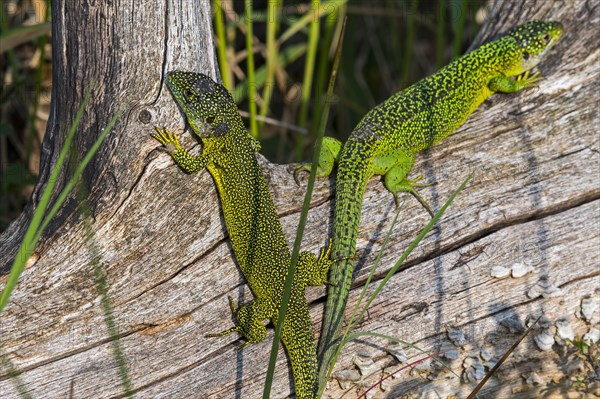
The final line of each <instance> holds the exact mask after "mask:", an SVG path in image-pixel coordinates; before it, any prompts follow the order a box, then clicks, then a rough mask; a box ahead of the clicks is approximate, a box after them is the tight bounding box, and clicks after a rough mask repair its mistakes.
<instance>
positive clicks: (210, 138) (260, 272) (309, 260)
mask: <svg viewBox="0 0 600 399" xmlns="http://www.w3.org/2000/svg"><path fill="white" fill-rule="evenodd" d="M167 86H168V87H169V89H170V90H171V92H172V93H173V96H174V97H175V100H176V101H177V104H179V106H180V107H181V109H182V110H183V112H184V113H185V116H186V118H187V121H188V123H189V125H190V126H191V128H192V130H193V132H194V133H195V134H196V135H198V136H199V137H200V139H201V141H202V144H203V151H202V155H200V156H197V157H194V156H192V155H190V154H189V153H188V152H187V151H186V150H185V149H184V148H183V147H182V146H181V145H180V144H179V141H178V139H177V136H175V135H173V134H171V133H169V132H168V131H167V130H164V131H162V130H160V129H157V131H158V133H157V134H155V135H153V137H154V138H156V139H157V140H158V141H159V142H160V143H162V144H163V145H164V146H165V147H166V148H167V150H168V152H169V153H170V154H171V156H172V157H173V159H174V160H175V162H176V163H177V164H178V165H179V166H180V167H181V168H182V169H183V170H184V171H185V172H187V173H196V172H199V171H200V170H202V169H204V168H207V169H208V171H209V172H210V174H211V175H212V177H213V179H214V181H215V183H216V185H217V188H218V191H219V196H220V198H221V205H222V207H223V214H224V215H225V223H226V224H227V230H228V231H229V237H230V239H231V244H232V246H233V250H234V252H235V256H236V258H237V261H238V263H239V265H240V269H241V270H242V273H243V275H244V277H245V278H246V281H247V282H248V285H249V286H250V288H251V289H252V292H253V293H254V296H255V298H254V300H252V301H250V302H249V303H247V304H244V305H242V306H240V307H239V309H237V310H236V309H235V306H234V304H233V302H231V303H230V305H231V308H232V312H233V313H234V315H235V317H236V319H237V325H236V326H235V327H233V328H230V329H229V330H226V331H223V332H221V333H218V334H211V336H220V335H225V334H228V333H231V332H238V333H240V334H242V335H243V336H244V337H245V339H246V343H245V344H244V346H245V345H247V344H248V343H258V342H260V341H262V340H263V339H265V337H266V328H265V326H264V324H263V321H264V320H271V321H272V322H273V323H276V321H277V317H278V314H279V306H280V302H281V296H282V293H283V289H284V281H285V278H286V275H287V271H288V267H289V264H290V258H291V255H290V250H289V247H288V243H287V240H286V238H285V236H284V234H283V229H282V227H281V223H280V222H279V219H278V217H277V212H276V209H275V205H274V204H273V200H272V198H271V194H270V192H269V187H268V185H267V182H266V180H265V178H264V176H263V174H262V171H261V169H260V167H259V165H258V162H257V160H256V157H255V155H254V153H255V152H257V151H259V150H260V145H259V143H258V141H256V140H255V139H254V138H252V136H250V135H249V133H248V132H247V130H246V128H245V127H244V124H243V122H242V119H241V117H240V115H239V112H238V109H237V106H236V105H235V102H234V101H233V98H232V97H231V95H230V94H229V92H228V91H227V89H225V87H223V86H221V85H220V84H217V83H215V82H214V81H213V80H212V79H211V78H209V77H208V76H206V75H203V74H199V73H192V72H180V71H175V72H170V73H168V75H167ZM329 258H330V257H329V247H328V248H327V249H323V250H321V253H320V255H319V258H318V259H317V258H316V256H315V255H314V254H312V253H310V252H302V253H301V254H300V258H299V260H298V266H297V270H296V275H295V276H294V285H293V289H292V295H291V298H290V301H289V308H288V312H287V314H286V318H285V321H284V325H283V330H282V335H281V340H282V341H283V344H284V346H285V347H286V350H287V353H288V356H289V358H290V362H291V364H292V371H293V375H294V384H295V388H296V397H297V398H313V397H314V396H315V394H316V389H317V351H316V343H315V339H314V333H313V329H312V322H311V318H310V314H309V312H308V305H307V304H306V300H305V296H304V288H305V287H306V286H307V285H321V284H323V283H325V282H326V277H327V272H328V270H329V266H330V264H331V263H332V262H331V261H330V260H329Z"/></svg>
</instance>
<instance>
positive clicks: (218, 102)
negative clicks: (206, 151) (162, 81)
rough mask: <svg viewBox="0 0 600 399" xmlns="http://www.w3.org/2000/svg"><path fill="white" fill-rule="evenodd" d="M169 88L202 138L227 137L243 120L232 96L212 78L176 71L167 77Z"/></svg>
mask: <svg viewBox="0 0 600 399" xmlns="http://www.w3.org/2000/svg"><path fill="white" fill-rule="evenodd" d="M167 86H168V87H169V89H170V90H171V93H173V96H174V97H175V99H176V100H177V103H178V104H179V106H180V107H181V109H182V110H183V112H184V113H185V116H186V117H187V120H188V123H189V124H190V126H191V127H192V129H193V130H194V132H195V133H196V134H198V135H199V136H200V137H202V138H210V137H220V136H224V135H225V134H226V133H228V132H229V130H230V129H231V126H232V125H233V124H234V122H237V121H236V118H238V119H239V118H240V115H239V113H238V109H237V106H236V105H235V102H234V101H233V97H231V94H229V92H228V91H227V89H226V88H225V87H224V86H222V85H220V84H218V83H216V82H215V81H214V80H212V79H211V78H210V77H209V76H206V75H204V74H201V73H195V72H182V71H172V72H169V73H168V74H167ZM240 123H241V121H240Z"/></svg>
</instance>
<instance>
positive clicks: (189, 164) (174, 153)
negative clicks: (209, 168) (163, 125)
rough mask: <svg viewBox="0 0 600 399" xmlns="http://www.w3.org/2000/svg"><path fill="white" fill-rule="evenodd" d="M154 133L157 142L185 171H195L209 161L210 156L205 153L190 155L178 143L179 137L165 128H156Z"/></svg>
mask: <svg viewBox="0 0 600 399" xmlns="http://www.w3.org/2000/svg"><path fill="white" fill-rule="evenodd" d="M156 132H157V133H156V134H153V135H152V137H154V138H155V139H156V140H158V142H160V143H161V144H162V145H164V146H165V148H166V149H167V152H168V153H169V154H171V157H173V160H175V162H176V163H177V165H179V166H180V167H181V169H183V170H184V171H185V172H186V173H197V172H199V171H201V170H202V169H204V168H205V167H206V165H208V163H210V157H209V156H208V155H206V154H202V155H200V156H197V157H195V156H192V155H190V153H189V152H187V151H186V149H185V148H183V147H182V146H181V144H179V139H178V138H177V136H176V135H174V134H172V133H170V132H169V131H168V130H167V129H164V130H161V129H159V128H156Z"/></svg>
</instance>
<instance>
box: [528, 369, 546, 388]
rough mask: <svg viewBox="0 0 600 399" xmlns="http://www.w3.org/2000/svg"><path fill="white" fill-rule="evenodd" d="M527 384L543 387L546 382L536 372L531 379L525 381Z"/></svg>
mask: <svg viewBox="0 0 600 399" xmlns="http://www.w3.org/2000/svg"><path fill="white" fill-rule="evenodd" d="M525 382H526V383H527V384H529V385H543V384H544V380H542V377H540V376H539V375H538V374H537V373H536V372H535V371H534V372H532V373H531V374H530V375H529V377H527V379H526V380H525Z"/></svg>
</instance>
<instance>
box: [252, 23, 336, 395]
mask: <svg viewBox="0 0 600 399" xmlns="http://www.w3.org/2000/svg"><path fill="white" fill-rule="evenodd" d="M344 24H345V23H344ZM343 35H344V29H342V30H341V32H340V36H341V37H340V38H339V40H338V47H337V50H336V55H335V59H334V61H333V66H332V68H331V78H330V79H329V87H328V88H327V104H330V103H331V100H332V98H333V89H334V87H335V81H336V78H337V71H338V68H339V64H340V58H341V54H342V44H343V37H344V36H343ZM328 118H329V107H328V106H326V107H324V108H323V113H322V114H321V120H320V128H319V135H318V137H317V141H316V142H315V148H314V152H313V160H315V162H313V163H312V165H311V168H310V176H309V178H308V184H307V187H306V195H305V196H304V204H303V205H302V212H301V213H300V221H299V222H298V229H297V230H296V239H295V240H294V248H293V250H292V256H291V260H290V266H289V268H288V273H287V276H286V278H285V287H284V291H283V295H282V297H281V305H280V307H279V315H278V317H277V324H276V325H275V335H274V337H273V345H272V347H271V355H270V357H269V367H268V369H267V378H266V381H265V389H264V391H263V399H269V397H270V394H271V386H272V384H273V375H274V374H275V363H276V361H277V352H278V350H279V339H280V337H281V330H282V329H283V323H284V320H285V315H286V312H287V309H288V302H289V300H290V296H291V294H292V285H293V282H294V275H295V274H296V266H297V264H298V257H299V255H300V244H301V243H302V236H303V234H304V227H305V226H306V219H307V217H308V210H309V208H310V199H311V197H312V191H313V188H314V185H315V178H316V175H317V162H316V160H317V159H318V157H319V154H320V153H321V144H322V142H323V136H324V135H325V127H326V126H327V120H328Z"/></svg>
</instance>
